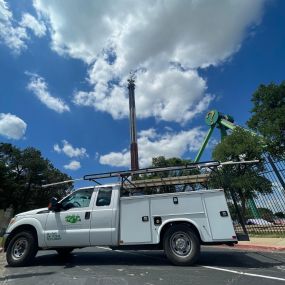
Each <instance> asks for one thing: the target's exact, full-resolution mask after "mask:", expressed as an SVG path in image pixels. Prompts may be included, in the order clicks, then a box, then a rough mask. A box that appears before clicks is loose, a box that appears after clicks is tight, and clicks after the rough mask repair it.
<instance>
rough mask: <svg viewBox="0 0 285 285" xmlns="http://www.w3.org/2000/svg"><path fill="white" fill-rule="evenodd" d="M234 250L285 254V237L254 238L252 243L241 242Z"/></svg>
mask: <svg viewBox="0 0 285 285" xmlns="http://www.w3.org/2000/svg"><path fill="white" fill-rule="evenodd" d="M234 248H237V249H245V250H260V251H284V252H285V237H284V238H259V237H252V238H250V241H240V242H239V243H238V244H237V245H235V246H234Z"/></svg>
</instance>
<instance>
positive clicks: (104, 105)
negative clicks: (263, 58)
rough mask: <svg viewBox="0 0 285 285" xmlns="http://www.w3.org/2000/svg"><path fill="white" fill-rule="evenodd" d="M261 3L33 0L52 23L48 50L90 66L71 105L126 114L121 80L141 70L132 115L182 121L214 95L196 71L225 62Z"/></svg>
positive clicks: (258, 0)
mask: <svg viewBox="0 0 285 285" xmlns="http://www.w3.org/2000/svg"><path fill="white" fill-rule="evenodd" d="M264 3H265V0H252V1H248V0H233V1H228V0H218V1H217V0H216V1H213V0H201V1H158V0H157V1H153V0H146V1H135V2H134V1H133V0H121V1H115V2H114V1H111V0H106V1H103V2H97V1H84V4H82V3H81V2H78V1H72V2H68V3H67V2H65V1H49V2H47V1H43V0H34V6H35V8H36V10H37V12H38V13H39V14H41V15H42V16H44V17H46V19H48V21H49V23H50V30H51V39H52V48H53V49H54V50H55V51H56V52H58V53H59V54H65V55H69V56H71V57H74V58H80V59H82V60H84V61H85V62H87V63H88V64H90V68H89V74H88V80H89V82H90V84H91V85H92V90H90V91H89V92H86V91H85V92H83V91H80V90H79V91H78V92H76V93H75V94H74V102H75V103H76V104H77V105H83V106H92V107H94V108H95V109H96V110H99V111H103V112H107V113H109V114H111V115H112V117H113V118H115V119H118V118H123V117H126V116H127V114H128V110H127V109H128V104H127V96H126V86H125V85H126V84H125V83H126V77H127V75H128V73H129V71H130V70H139V72H138V73H137V77H138V78H137V91H136V92H137V93H136V96H137V114H138V117H139V118H145V117H150V116H154V117H156V118H157V119H161V120H166V121H177V122H181V123H185V122H186V121H189V120H191V119H192V118H193V117H195V116H196V115H197V114H199V113H201V112H204V111H205V109H207V108H208V105H209V103H210V102H211V100H212V99H213V96H210V95H209V94H207V84H206V81H205V80H204V79H203V78H201V76H200V75H199V74H198V72H197V69H198V68H205V67H207V66H210V65H219V64H221V63H222V62H224V61H225V60H228V59H230V58H231V56H232V55H233V54H234V53H235V52H237V51H238V50H239V48H240V46H241V43H242V41H243V40H244V38H245V37H246V35H247V31H248V29H250V28H252V27H254V25H256V24H258V23H259V21H260V19H261V16H262V11H263V7H264ZM79 10H80V13H78V11H79Z"/></svg>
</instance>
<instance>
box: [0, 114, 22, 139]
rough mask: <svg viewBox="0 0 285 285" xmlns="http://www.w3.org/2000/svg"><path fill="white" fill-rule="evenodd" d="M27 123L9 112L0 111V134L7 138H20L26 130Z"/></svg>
mask: <svg viewBox="0 0 285 285" xmlns="http://www.w3.org/2000/svg"><path fill="white" fill-rule="evenodd" d="M26 129H27V124H26V123H25V122H24V121H23V120H22V119H20V118H19V117H17V116H15V115H12V114H10V113H7V114H4V113H0V135H2V136H5V137H7V138H8V139H15V140H18V139H21V138H22V137H23V136H24V135H25V132H26Z"/></svg>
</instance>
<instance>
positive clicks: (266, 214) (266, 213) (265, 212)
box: [257, 208, 274, 222]
mask: <svg viewBox="0 0 285 285" xmlns="http://www.w3.org/2000/svg"><path fill="white" fill-rule="evenodd" d="M257 210H258V213H259V215H260V217H261V218H262V219H264V220H266V221H268V222H273V220H274V214H273V212H272V211H271V210H269V209H268V208H257Z"/></svg>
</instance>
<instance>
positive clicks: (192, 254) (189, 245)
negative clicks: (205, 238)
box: [163, 225, 200, 266]
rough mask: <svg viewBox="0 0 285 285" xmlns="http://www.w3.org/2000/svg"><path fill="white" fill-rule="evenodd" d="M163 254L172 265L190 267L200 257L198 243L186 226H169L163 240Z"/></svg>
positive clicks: (194, 234) (194, 235)
mask: <svg viewBox="0 0 285 285" xmlns="http://www.w3.org/2000/svg"><path fill="white" fill-rule="evenodd" d="M163 246H164V252H165V254H166V256H167V258H168V259H169V260H170V261H171V262H172V263H173V264H174V265H182V266H183V265H184V266H185V265H192V264H194V263H195V262H196V261H197V259H198V257H199V255H200V241H199V238H198V237H197V235H196V233H195V232H194V231H193V230H192V229H191V228H190V227H188V226H187V225H174V226H171V227H170V228H169V229H168V230H167V231H166V233H165V235H164V239H163Z"/></svg>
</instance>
